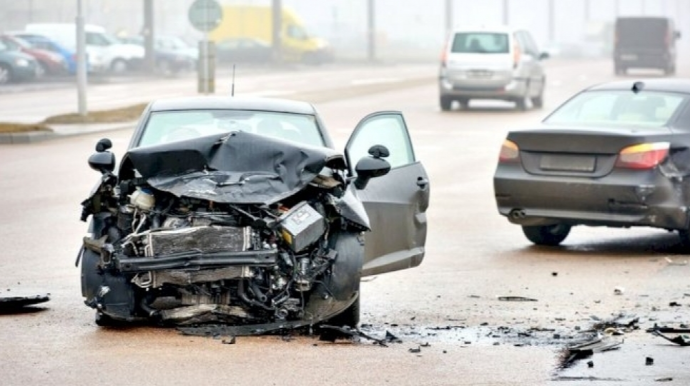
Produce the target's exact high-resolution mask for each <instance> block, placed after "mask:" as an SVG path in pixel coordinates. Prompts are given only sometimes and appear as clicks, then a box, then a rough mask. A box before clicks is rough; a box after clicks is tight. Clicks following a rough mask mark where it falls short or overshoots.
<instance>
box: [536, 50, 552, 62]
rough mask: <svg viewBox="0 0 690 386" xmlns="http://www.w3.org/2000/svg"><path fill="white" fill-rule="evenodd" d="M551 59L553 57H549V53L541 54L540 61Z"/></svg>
mask: <svg viewBox="0 0 690 386" xmlns="http://www.w3.org/2000/svg"><path fill="white" fill-rule="evenodd" d="M550 57H551V55H549V53H548V52H542V53H541V54H539V60H545V59H548V58H550Z"/></svg>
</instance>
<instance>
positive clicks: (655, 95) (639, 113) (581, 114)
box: [544, 91, 685, 127]
mask: <svg viewBox="0 0 690 386" xmlns="http://www.w3.org/2000/svg"><path fill="white" fill-rule="evenodd" d="M684 99H685V97H684V96H682V95H680V94H671V93H659V92H641V93H639V94H635V93H633V92H632V91H588V92H584V93H581V94H579V95H577V96H576V97H574V98H573V99H571V100H569V101H568V102H566V103H565V104H564V105H563V106H561V107H560V108H559V109H558V110H556V112H554V113H553V114H551V115H550V116H549V117H547V118H546V120H545V121H544V122H545V123H548V124H558V125H561V124H567V125H582V126H622V127H623V126H624V127H629V126H646V127H662V126H666V125H667V124H668V121H669V120H670V119H671V117H672V116H673V114H674V113H675V112H676V110H678V107H679V106H680V105H681V104H682V102H683V100H684Z"/></svg>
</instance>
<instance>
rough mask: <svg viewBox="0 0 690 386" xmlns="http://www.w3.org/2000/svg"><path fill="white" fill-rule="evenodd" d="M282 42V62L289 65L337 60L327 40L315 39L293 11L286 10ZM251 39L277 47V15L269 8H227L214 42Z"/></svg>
mask: <svg viewBox="0 0 690 386" xmlns="http://www.w3.org/2000/svg"><path fill="white" fill-rule="evenodd" d="M281 17H282V31H280V41H281V46H282V56H283V57H282V60H283V61H286V62H302V63H312V64H318V63H324V62H328V61H331V60H332V59H333V54H332V50H331V48H330V46H329V44H328V42H326V41H325V40H324V39H322V38H319V37H315V36H311V35H309V34H308V33H307V31H306V29H305V28H304V24H303V23H302V20H301V19H300V18H299V16H297V14H296V13H294V12H292V11H291V10H290V9H287V8H283V9H282V15H281ZM237 38H250V39H256V40H260V41H263V42H266V43H267V44H269V45H272V44H273V11H272V8H271V7H269V6H251V5H229V6H225V7H223V20H222V21H221V24H220V26H219V27H218V28H216V29H215V30H214V31H213V32H211V39H212V40H214V41H215V42H216V43H222V41H223V40H226V39H237Z"/></svg>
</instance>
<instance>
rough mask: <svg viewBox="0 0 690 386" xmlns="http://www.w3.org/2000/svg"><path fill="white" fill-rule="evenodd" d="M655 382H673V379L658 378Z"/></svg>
mask: <svg viewBox="0 0 690 386" xmlns="http://www.w3.org/2000/svg"><path fill="white" fill-rule="evenodd" d="M654 382H673V378H671V377H666V378H657V379H655V380H654Z"/></svg>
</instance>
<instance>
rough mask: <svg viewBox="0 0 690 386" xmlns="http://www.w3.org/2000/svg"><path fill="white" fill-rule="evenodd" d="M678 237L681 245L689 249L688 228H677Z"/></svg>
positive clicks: (689, 235)
mask: <svg viewBox="0 0 690 386" xmlns="http://www.w3.org/2000/svg"><path fill="white" fill-rule="evenodd" d="M678 237H679V238H680V244H681V246H682V247H683V248H684V249H685V250H690V229H680V230H678Z"/></svg>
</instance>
